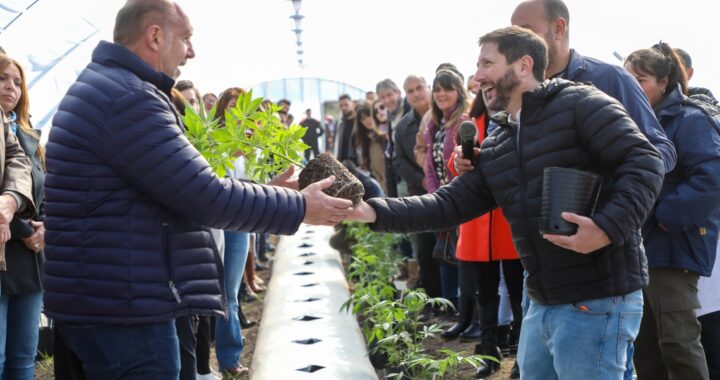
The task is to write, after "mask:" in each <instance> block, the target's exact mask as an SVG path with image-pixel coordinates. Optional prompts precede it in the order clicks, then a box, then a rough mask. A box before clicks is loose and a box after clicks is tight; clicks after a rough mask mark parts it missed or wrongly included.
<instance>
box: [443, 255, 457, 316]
mask: <svg viewBox="0 0 720 380" xmlns="http://www.w3.org/2000/svg"><path fill="white" fill-rule="evenodd" d="M440 281H441V282H440V285H441V286H442V296H443V298H445V299H446V300H448V301H450V302H452V303H453V305H455V306H457V304H458V298H459V297H460V290H459V289H460V285H459V279H458V266H457V264H451V263H449V262H447V261H445V260H441V261H440Z"/></svg>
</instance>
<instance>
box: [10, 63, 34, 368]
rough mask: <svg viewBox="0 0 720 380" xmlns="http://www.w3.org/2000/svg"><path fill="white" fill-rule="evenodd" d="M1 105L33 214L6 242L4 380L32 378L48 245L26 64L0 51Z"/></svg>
mask: <svg viewBox="0 0 720 380" xmlns="http://www.w3.org/2000/svg"><path fill="white" fill-rule="evenodd" d="M0 106H2V110H4V113H5V115H4V116H5V119H6V120H8V121H9V127H10V128H9V129H10V133H13V134H14V135H15V136H16V137H17V139H18V142H19V143H20V146H22V148H23V150H24V151H25V154H26V155H27V156H28V158H29V159H30V163H31V164H32V191H33V198H34V199H33V201H34V203H35V214H33V215H32V217H31V218H29V219H21V218H19V217H18V216H15V218H13V220H12V222H11V224H10V230H11V238H10V240H9V241H8V242H7V243H6V244H5V260H6V262H7V271H6V272H0V277H2V285H0V289H2V295H1V296H0V378H2V379H33V378H34V372H35V355H36V350H37V345H38V326H39V324H40V311H41V308H42V278H41V275H42V273H43V264H44V261H45V260H44V255H43V249H44V247H45V226H44V224H43V221H42V218H43V185H44V183H45V149H44V148H43V146H42V145H41V144H40V133H39V132H38V131H36V130H34V129H32V127H31V125H30V114H29V111H28V110H29V107H30V101H29V98H28V91H27V85H26V82H25V72H24V71H23V68H22V66H21V65H20V64H19V63H18V62H17V61H15V60H14V59H12V58H10V57H8V56H7V55H1V54H0Z"/></svg>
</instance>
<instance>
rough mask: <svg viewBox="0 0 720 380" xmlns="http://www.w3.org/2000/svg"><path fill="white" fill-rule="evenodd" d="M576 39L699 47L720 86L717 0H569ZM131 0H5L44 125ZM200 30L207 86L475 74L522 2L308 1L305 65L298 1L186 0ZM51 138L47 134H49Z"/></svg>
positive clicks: (196, 74) (609, 54) (37, 120)
mask: <svg viewBox="0 0 720 380" xmlns="http://www.w3.org/2000/svg"><path fill="white" fill-rule="evenodd" d="M566 2H567V4H568V6H569V8H570V14H571V21H570V29H571V45H572V46H573V47H574V48H576V49H578V50H579V51H580V52H582V53H583V54H586V55H589V56H594V57H596V58H600V59H603V60H606V61H608V62H613V63H616V64H619V63H620V62H619V61H618V60H617V59H616V58H614V57H613V52H614V51H617V52H619V53H620V55H626V54H628V53H630V52H631V51H633V50H636V49H639V48H643V47H649V46H651V45H652V44H654V43H656V42H658V41H660V40H663V41H667V42H668V43H670V44H671V45H672V46H677V47H682V48H684V49H685V50H687V51H688V52H689V53H690V54H691V55H692V56H693V63H694V66H695V71H696V75H695V78H694V79H693V81H692V82H691V84H693V85H696V86H704V87H709V88H710V89H711V90H715V92H720V75H719V74H718V72H717V63H718V62H720V59H719V58H720V53H719V52H718V51H717V49H714V48H713V47H714V45H715V43H714V40H713V39H714V38H715V36H717V35H718V33H717V32H718V30H717V27H716V26H715V25H716V24H717V20H716V18H717V17H716V13H715V12H711V11H709V10H710V9H711V8H710V6H711V5H712V3H711V0H687V1H684V2H682V4H679V3H677V2H676V1H674V0H658V1H650V0H644V1H634V2H628V1H621V0H608V1H605V2H601V3H598V2H587V1H582V0H566ZM123 3H124V1H123V0H103V1H92V0H63V1H60V0H2V2H1V3H0V46H2V47H3V48H5V49H6V50H7V52H8V54H9V55H10V56H12V57H14V58H16V59H18V60H20V61H21V62H22V63H23V65H24V68H25V69H26V71H27V73H28V83H29V84H30V85H31V88H30V93H31V94H30V99H31V113H32V114H33V122H34V124H35V125H36V127H39V128H45V127H46V126H47V125H49V123H50V121H51V118H52V114H53V112H54V110H55V108H56V106H57V103H58V102H59V100H60V98H61V97H62V95H63V94H64V93H65V91H66V90H67V87H68V86H69V85H70V84H71V83H72V82H73V81H74V80H75V78H76V76H77V74H78V73H79V71H80V70H82V68H83V67H84V66H85V65H86V64H87V62H88V61H89V58H90V53H91V51H92V49H93V48H94V47H95V46H96V45H97V41H98V40H99V39H108V40H109V39H111V38H112V25H113V22H114V17H115V14H116V12H117V10H118V9H119V8H120V7H121V6H122V4H123ZM178 3H179V4H180V5H181V6H182V7H183V8H184V9H185V10H186V12H187V13H188V14H189V16H190V20H191V22H192V24H193V25H194V27H195V34H194V37H193V43H194V46H195V51H196V53H197V57H196V58H195V59H193V60H191V61H189V62H188V64H187V66H186V67H184V68H183V74H182V76H181V79H190V80H192V81H193V82H194V83H195V84H196V85H197V86H198V87H199V88H200V90H201V91H203V92H209V91H212V92H215V93H217V92H220V91H222V90H223V89H225V88H227V87H231V86H240V87H245V88H250V87H253V86H254V85H256V84H258V83H261V82H264V81H269V80H274V79H280V78H287V77H321V78H327V79H333V80H337V81H341V82H345V83H348V84H351V85H354V86H357V87H360V88H365V89H368V90H370V89H374V86H375V83H377V82H378V81H379V80H381V79H384V78H392V79H393V80H395V81H396V82H397V83H398V85H402V81H403V79H404V78H405V76H406V75H408V74H410V73H416V74H420V75H424V76H425V77H426V78H428V80H431V79H432V73H433V72H434V69H435V67H436V66H437V65H438V64H439V63H441V62H453V63H455V64H456V65H457V66H458V67H459V68H460V70H461V71H463V72H464V73H465V74H466V75H469V74H471V73H472V72H473V71H474V68H475V63H476V61H477V54H478V51H479V50H478V47H477V39H478V37H479V36H480V35H482V34H484V33H486V32H488V31H490V30H493V29H496V28H499V27H502V26H506V25H508V24H509V22H510V15H511V13H512V10H513V9H514V7H515V5H516V2H507V1H495V2H489V1H472V2H469V1H462V0H444V1H434V0H433V1H430V0H428V1H417V0H393V1H386V0H365V1H350V0H304V1H302V4H301V10H300V13H301V14H303V15H304V16H305V18H304V19H303V21H302V29H303V37H302V40H303V50H304V55H303V58H304V61H305V67H304V68H299V67H298V64H297V55H296V50H297V46H296V42H295V41H296V40H295V34H294V33H293V32H292V31H291V29H293V28H294V27H295V25H294V22H293V20H291V19H290V15H291V14H292V12H293V8H292V5H291V4H290V2H289V1H287V0H243V1H237V0H204V1H197V0H194V1H192V0H179V1H178ZM45 135H47V134H46V133H45Z"/></svg>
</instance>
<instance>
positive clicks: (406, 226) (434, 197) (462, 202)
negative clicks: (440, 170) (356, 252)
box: [368, 169, 497, 232]
mask: <svg viewBox="0 0 720 380" xmlns="http://www.w3.org/2000/svg"><path fill="white" fill-rule="evenodd" d="M368 204H369V205H370V206H371V207H372V208H373V209H375V212H376V214H377V220H376V221H375V223H373V224H371V225H370V228H371V229H373V230H375V231H385V232H424V231H442V230H447V229H450V228H453V227H456V226H459V225H460V224H462V223H465V222H467V221H469V220H471V219H474V218H476V217H478V216H480V215H482V214H485V213H487V212H489V211H490V210H492V209H494V208H495V207H497V206H496V204H495V199H494V198H493V196H492V194H491V193H490V190H489V188H488V186H487V184H486V182H485V176H484V174H483V172H482V170H481V169H476V170H473V171H472V172H470V173H467V174H465V175H462V176H460V177H457V178H455V179H454V180H453V181H452V182H450V183H449V184H447V185H445V186H442V187H441V188H439V189H438V190H437V191H436V192H435V193H432V194H425V195H422V196H414V197H406V198H373V199H370V200H368Z"/></svg>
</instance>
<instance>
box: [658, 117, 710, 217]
mask: <svg viewBox="0 0 720 380" xmlns="http://www.w3.org/2000/svg"><path fill="white" fill-rule="evenodd" d="M681 123H682V125H681V126H680V127H679V129H678V131H677V133H676V134H675V136H674V138H673V141H674V142H675V148H676V149H677V155H678V164H677V167H676V168H675V170H679V171H681V172H682V177H683V178H684V179H685V180H684V181H683V182H681V183H679V184H678V185H677V186H676V187H675V188H674V189H673V190H672V191H671V192H670V193H668V194H666V195H665V196H664V197H663V198H662V199H661V200H660V201H659V202H658V204H657V208H656V210H655V217H656V218H657V220H658V222H660V223H661V224H662V225H663V226H664V227H666V228H668V229H670V230H682V229H687V228H690V227H692V226H694V225H696V224H699V223H702V222H704V221H706V220H707V219H708V218H710V216H712V214H714V213H715V212H716V211H717V210H718V208H720V135H719V134H718V129H717V126H716V125H714V120H710V118H708V117H707V116H706V115H705V114H703V113H701V112H697V113H693V114H691V115H690V116H689V117H687V118H685V119H684V120H682V121H681Z"/></svg>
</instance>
